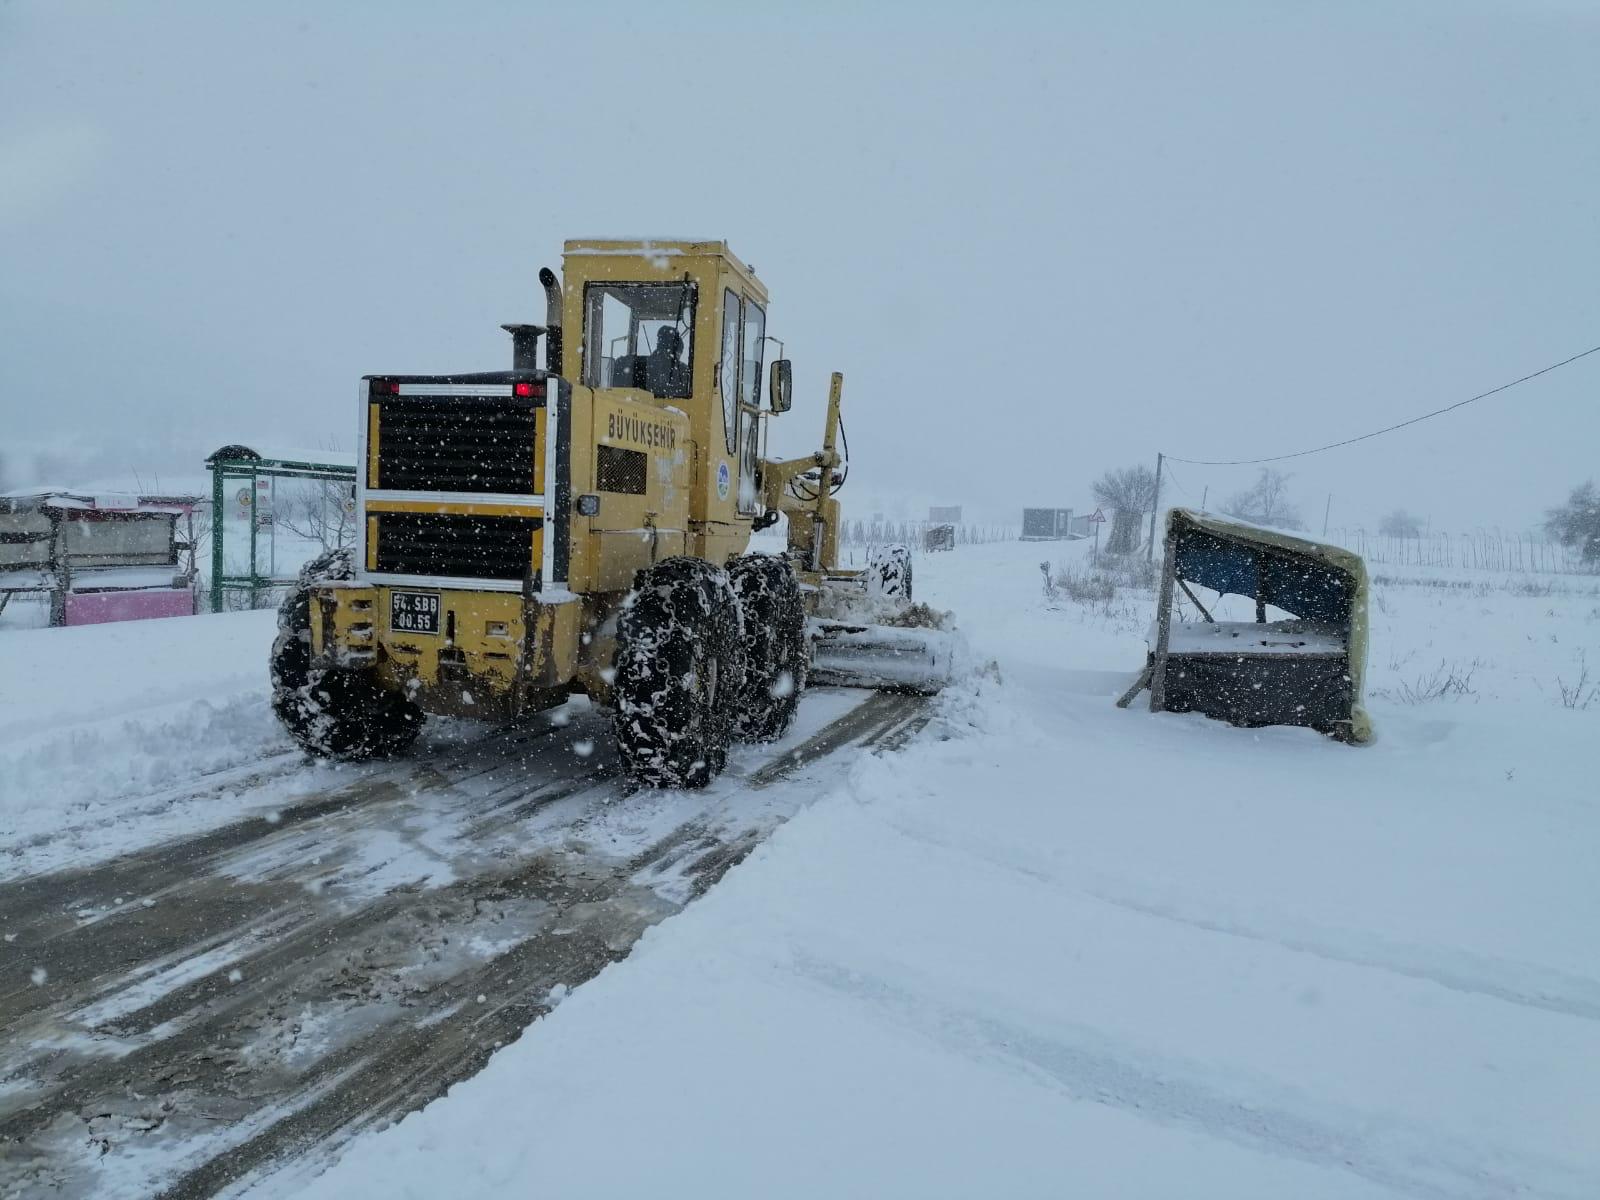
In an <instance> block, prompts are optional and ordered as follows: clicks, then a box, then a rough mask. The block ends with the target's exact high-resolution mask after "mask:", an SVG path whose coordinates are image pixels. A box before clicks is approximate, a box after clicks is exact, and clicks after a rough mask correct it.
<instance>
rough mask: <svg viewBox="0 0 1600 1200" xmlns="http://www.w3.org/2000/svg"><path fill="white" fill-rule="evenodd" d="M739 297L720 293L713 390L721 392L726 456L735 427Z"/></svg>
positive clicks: (730, 446) (737, 416)
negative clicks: (718, 363)
mask: <svg viewBox="0 0 1600 1200" xmlns="http://www.w3.org/2000/svg"><path fill="white" fill-rule="evenodd" d="M739 324H740V312H739V297H738V295H737V294H735V293H734V292H732V291H725V292H723V293H722V366H721V367H719V368H718V369H717V386H718V387H719V388H720V389H721V391H722V420H723V424H724V425H725V426H726V432H727V438H728V453H729V454H732V453H733V438H734V432H735V430H736V429H737V428H738V425H739V357H740V356H739V350H740V347H739Z"/></svg>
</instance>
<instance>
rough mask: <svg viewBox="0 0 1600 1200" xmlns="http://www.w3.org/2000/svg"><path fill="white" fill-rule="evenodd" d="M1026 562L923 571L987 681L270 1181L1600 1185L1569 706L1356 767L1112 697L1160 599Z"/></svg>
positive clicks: (1592, 974) (1488, 699)
mask: <svg viewBox="0 0 1600 1200" xmlns="http://www.w3.org/2000/svg"><path fill="white" fill-rule="evenodd" d="M1052 549H1053V550H1055V551H1056V552H1057V553H1060V552H1061V551H1060V549H1059V548H1054V547H1052ZM1038 553H1039V550H1038V547H1035V546H1023V547H1017V546H999V547H973V548H964V549H963V550H961V551H958V552H957V553H955V554H952V555H947V556H943V559H944V561H942V562H941V561H938V560H937V559H927V560H923V562H922V563H921V564H919V582H920V583H921V584H922V586H923V588H924V592H923V594H924V596H925V597H926V598H928V599H930V600H932V601H933V602H935V603H938V604H940V606H941V607H949V608H951V609H953V610H954V611H955V612H956V613H957V614H958V618H959V619H960V620H961V621H962V625H963V628H964V629H965V630H966V632H967V633H968V635H969V636H970V638H971V640H972V641H973V643H974V644H975V645H976V646H977V647H978V649H979V650H981V651H983V652H985V653H987V654H989V655H992V657H993V658H994V660H995V662H996V671H995V672H993V673H987V674H984V675H981V676H979V677H977V678H975V679H973V680H971V681H969V682H968V683H967V684H966V685H965V686H964V687H962V688H960V689H957V690H955V691H953V692H951V693H947V694H946V696H945V698H944V699H943V700H942V701H941V713H940V718H939V720H938V722H936V725H935V727H934V728H932V729H931V730H930V731H929V732H928V734H927V735H926V736H924V737H923V738H921V739H920V740H919V741H917V742H916V743H914V744H913V745H911V746H910V747H908V748H906V749H905V750H904V751H902V752H900V753H898V754H892V755H886V756H883V757H867V758H863V759H861V760H860V761H858V762H857V763H855V764H854V765H853V766H852V767H851V768H850V770H849V771H848V772H847V774H846V776H845V777H844V778H843V779H842V780H841V781H840V782H839V784H838V785H837V786H836V787H835V788H834V789H833V790H832V792H831V793H830V794H829V795H827V796H826V797H825V798H823V799H822V800H821V801H819V802H818V803H817V804H816V805H814V806H813V807H811V808H810V809H808V810H806V811H805V812H803V813H802V814H801V815H800V816H798V817H797V818H796V819H795V820H794V821H792V822H791V823H790V824H789V825H788V826H786V827H785V828H783V829H782V830H780V831H779V832H778V834H777V835H776V836H775V837H774V838H773V839H772V840H771V841H770V842H769V843H768V844H767V845H766V846H764V847H763V848H761V849H760V850H758V851H757V852H756V853H755V854H754V855H753V856H752V857H751V859H750V860H748V861H747V862H746V863H745V864H744V865H742V866H740V867H738V868H736V869H735V870H734V871H733V872H731V873H730V875H729V876H728V877H727V879H726V880H725V881H724V882H723V883H722V884H721V885H720V886H719V887H718V888H716V889H715V890H714V891H713V892H712V893H711V894H710V895H709V896H708V897H706V898H705V899H704V900H703V901H701V902H699V903H697V904H696V905H694V906H693V907H691V908H690V909H689V910H688V911H687V912H686V913H684V914H683V915H682V916H680V917H677V918H674V919H673V920H672V921H670V922H667V923H666V924H664V925H662V926H660V927H658V928H656V929H655V930H653V931H652V932H651V933H649V934H648V935H646V937H645V939H644V941H643V942H642V943H641V944H640V946H639V947H638V948H637V949H636V950H635V952H634V953H633V954H632V955H631V956H630V957H629V958H628V959H627V960H625V961H624V962H622V963H621V964H618V965H617V966H614V967H612V968H610V969H608V970H607V971H606V972H604V973H603V974H602V975H601V976H600V977H599V978H598V979H596V980H595V981H593V982H592V983H590V984H588V985H586V986H584V987H583V988H581V989H579V990H577V991H576V992H574V993H573V994H572V995H571V996H570V997H568V998H566V999H565V1001H564V1002H563V1003H562V1005H561V1006H560V1008H559V1009H558V1010H557V1011H556V1012H555V1013H553V1014H552V1015H551V1016H550V1017H548V1018H546V1019H545V1020H544V1021H542V1022H539V1023H538V1024H536V1025H534V1026H533V1027H531V1029H530V1030H529V1032H528V1033H527V1034H526V1035H525V1036H524V1037H523V1038H522V1040H521V1041H519V1042H518V1043H517V1044H515V1045H514V1046H512V1047H510V1048H508V1049H506V1050H504V1051H502V1052H501V1053H500V1054H498V1055H497V1056H496V1057H495V1058H494V1059H493V1060H492V1061H491V1063H490V1065H489V1067H488V1068H487V1069H486V1070H485V1071H484V1072H483V1073H482V1074H480V1075H479V1076H478V1077H476V1078H474V1079H472V1080H470V1081H469V1082H467V1083H465V1084H462V1085H460V1086H458V1087H457V1088H455V1089H454V1090H453V1091H452V1092H451V1094H450V1095H449V1097H448V1098H446V1099H445V1100H443V1101H442V1102H439V1103H436V1104H435V1105H433V1106H431V1107H430V1108H428V1109H427V1110H425V1111H423V1112H422V1113H419V1114H416V1115H413V1116H412V1117H410V1118H408V1119H406V1120H405V1121H403V1122H402V1123H401V1124H399V1125H398V1126H397V1127H395V1128H393V1129H392V1130H390V1131H388V1132H386V1133H383V1134H380V1135H377V1136H373V1137H369V1138H368V1139H366V1140H364V1141H361V1142H358V1143H357V1144H356V1145H355V1146H354V1147H353V1148H352V1149H351V1150H350V1152H349V1153H348V1154H347V1155H346V1157H345V1158H344V1160H343V1161H342V1162H341V1163H340V1164H339V1165H338V1166H336V1167H335V1168H334V1169H333V1170H331V1171H330V1172H328V1173H327V1174H326V1175H324V1176H323V1177H322V1178H320V1179H318V1180H316V1181H315V1182H314V1183H313V1184H311V1185H310V1186H309V1187H303V1184H304V1182H305V1181H304V1179H303V1178H299V1179H296V1180H295V1181H294V1187H295V1194H297V1195H305V1196H309V1197H329V1198H331V1197H335V1196H340V1197H342V1196H347V1195H351V1194H383V1195H395V1196H419V1197H420V1196H433V1195H441V1194H450V1195H452V1196H459V1197H491V1196H492V1197H503V1196H506V1195H521V1194H535V1193H538V1194H547V1195H585V1196H632V1195H641V1194H649V1195H686V1194H694V1195H713V1196H722V1195H745V1194H760V1195H764V1196H796V1197H798V1196H806V1197H812V1196H818V1195H829V1196H885V1195H894V1196H902V1195H903V1196H970V1195H1007V1196H1027V1195H1039V1196H1043V1195H1063V1194H1069V1195H1070V1194H1077V1195H1086V1196H1097V1197H1098V1196H1150V1195H1191V1196H1228V1197H1243V1196H1261V1197H1282V1196H1297V1197H1308V1196H1328V1197H1335V1196H1336V1197H1354V1196H1402V1195H1403V1196H1430V1197H1490V1196H1502V1195H1508V1194H1519V1195H1532V1196H1551V1197H1578V1196H1592V1195H1595V1194H1600V1143H1597V1142H1596V1140H1595V1138H1594V1136H1593V1131H1594V1129H1595V1128H1596V1126H1597V1121H1600V1088H1597V1086H1596V1084H1595V1080H1596V1078H1600V956H1597V954H1596V951H1595V948H1594V947H1595V941H1594V934H1593V931H1594V930H1595V928H1597V926H1600V880H1597V875H1596V872H1595V870H1594V851H1593V847H1594V846H1595V845H1596V844H1597V842H1600V810H1597V806H1596V804H1595V802H1594V800H1593V798H1592V796H1591V792H1592V788H1589V787H1587V786H1585V784H1584V782H1583V779H1584V770H1583V766H1582V757H1581V756H1582V754H1583V748H1584V746H1585V745H1586V744H1587V743H1588V741H1589V739H1591V738H1592V735H1593V714H1592V713H1584V712H1571V711H1566V710H1564V709H1562V708H1561V707H1560V706H1559V704H1556V703H1553V702H1550V701H1549V699H1548V698H1546V700H1545V702H1544V703H1542V704H1535V703H1533V702H1532V699H1531V697H1532V696H1534V695H1535V694H1536V691H1535V690H1530V689H1529V688H1528V687H1527V686H1525V685H1526V682H1527V680H1526V679H1524V678H1523V674H1524V670H1526V672H1527V673H1528V675H1529V676H1530V677H1533V676H1534V675H1535V674H1536V673H1537V672H1539V671H1542V670H1544V669H1546V668H1547V666H1548V663H1547V662H1546V660H1544V659H1540V660H1539V662H1540V665H1539V666H1538V667H1531V666H1530V667H1526V668H1524V667H1523V666H1522V663H1523V659H1522V658H1520V657H1518V656H1517V653H1516V652H1517V649H1518V648H1517V647H1515V646H1512V647H1511V650H1512V652H1513V653H1512V654H1511V655H1508V662H1511V663H1513V664H1515V665H1514V666H1511V667H1507V668H1504V669H1502V668H1498V667H1495V666H1493V665H1492V663H1491V664H1487V665H1484V666H1483V667H1482V672H1481V674H1482V679H1483V682H1484V685H1485V686H1484V687H1483V688H1481V690H1479V691H1478V692H1476V693H1474V694H1472V695H1469V696H1467V697H1465V698H1463V699H1462V700H1460V702H1450V703H1441V704H1438V705H1434V706H1431V707H1430V706H1406V705H1402V704H1398V703H1394V702H1390V701H1385V700H1383V699H1379V700H1378V701H1377V702H1376V705H1375V706H1376V707H1379V708H1380V709H1381V710H1382V711H1381V715H1380V724H1381V725H1382V727H1383V728H1384V730H1385V735H1384V738H1383V739H1382V741H1380V742H1379V743H1378V744H1377V745H1375V746H1373V747H1370V748H1367V749H1352V748H1350V747H1346V746H1342V745H1338V744H1335V743H1333V742H1330V741H1328V740H1326V739H1323V738H1321V737H1319V736H1318V735H1316V734H1313V733H1310V732H1309V731H1305V730H1293V729H1266V730H1236V729H1231V728H1228V727H1225V726H1220V725H1217V724H1214V723H1212V722H1208V721H1206V720H1205V719H1204V718H1201V717H1198V716H1172V715H1151V714H1149V713H1148V712H1143V711H1140V710H1139V708H1138V707H1137V706H1136V707H1135V709H1133V710H1130V711H1119V710H1116V709H1114V708H1113V707H1112V705H1111V700H1112V698H1113V697H1114V696H1115V694H1116V693H1117V692H1118V691H1119V690H1120V689H1121V687H1122V686H1123V685H1125V683H1126V682H1127V681H1128V679H1129V678H1130V677H1131V672H1132V669H1133V668H1134V667H1136V666H1137V665H1138V662H1139V661H1140V659H1141V658H1142V650H1143V648H1142V643H1141V640H1140V636H1139V634H1140V632H1141V630H1142V627H1143V624H1144V622H1145V621H1147V620H1148V617H1149V608H1148V601H1146V602H1144V603H1140V602H1138V600H1137V598H1135V600H1134V601H1133V602H1131V603H1129V604H1128V605H1127V606H1126V609H1125V610H1118V609H1115V608H1113V607H1112V606H1110V605H1107V606H1106V607H1105V608H1104V609H1095V610H1089V609H1084V610H1072V611H1068V610H1053V609H1051V608H1049V607H1047V606H1046V605H1045V603H1044V601H1043V598H1042V597H1041V596H1038V595H1037V587H1038V578H1039V575H1038V567H1037V557H1038ZM1429 599H1430V600H1431V597H1430V598H1429ZM1412 602H1413V601H1412V599H1410V598H1406V597H1398V596H1397V597H1394V598H1393V605H1392V608H1391V610H1390V613H1389V614H1386V616H1388V617H1391V618H1392V614H1393V612H1395V611H1398V610H1399V609H1400V608H1402V607H1405V606H1406V605H1408V604H1410V603H1412ZM1474 603H1475V601H1474ZM1454 613H1455V610H1451V609H1447V610H1444V611H1443V612H1441V613H1435V614H1432V615H1433V616H1434V618H1435V619H1434V620H1432V621H1430V622H1428V623H1423V622H1421V621H1413V622H1400V621H1398V620H1391V621H1390V624H1391V626H1392V627H1391V629H1390V633H1391V634H1394V635H1397V636H1400V635H1403V636H1405V637H1407V638H1409V639H1410V640H1411V642H1412V643H1413V644H1414V645H1413V647H1411V648H1408V649H1400V648H1395V649H1394V651H1393V656H1392V660H1403V659H1404V656H1405V655H1406V654H1410V653H1415V654H1425V655H1427V656H1431V655H1432V654H1434V653H1442V654H1452V653H1459V652H1460V651H1461V649H1462V648H1463V647H1468V646H1471V645H1474V644H1478V639H1477V637H1476V636H1475V634H1474V633H1471V632H1469V633H1462V632H1461V631H1462V630H1463V629H1465V630H1469V631H1472V630H1475V629H1476V628H1477V626H1476V624H1475V622H1476V620H1477V618H1476V617H1475V616H1474V615H1473V613H1472V610H1471V609H1470V608H1463V609H1462V611H1461V614H1460V615H1461V620H1460V621H1459V622H1457V621H1456V620H1455V619H1454V616H1453V615H1452V614H1454ZM1558 620H1561V621H1564V622H1565V623H1561V624H1558V626H1557V627H1556V628H1555V629H1552V631H1551V633H1552V636H1554V637H1556V638H1557V640H1558V643H1559V639H1560V638H1563V637H1572V636H1575V635H1577V631H1578V630H1581V629H1582V628H1584V627H1583V626H1582V625H1581V624H1578V625H1577V626H1576V629H1575V628H1574V624H1573V623H1574V622H1581V621H1582V620H1583V618H1582V616H1581V614H1577V613H1569V614H1563V617H1562V618H1558ZM1496 627H1497V628H1498V629H1499V630H1500V631H1501V632H1500V639H1499V642H1498V643H1496V645H1497V647H1501V648H1503V647H1506V646H1508V645H1509V644H1510V642H1511V641H1512V640H1513V638H1515V637H1520V636H1521V634H1520V632H1518V633H1515V634H1511V635H1510V636H1508V632H1507V631H1508V630H1514V629H1515V628H1516V627H1515V626H1514V625H1507V624H1506V623H1505V622H1504V621H1501V622H1499V623H1498V625H1497V626H1496ZM1381 636H1382V635H1381V634H1380V633H1375V649H1374V655H1375V657H1377V658H1379V659H1380V660H1384V661H1385V665H1384V666H1383V667H1382V668H1381V669H1380V670H1379V671H1377V672H1375V674H1377V675H1379V676H1380V677H1382V676H1383V675H1384V674H1385V672H1387V673H1388V676H1389V677H1391V678H1396V677H1398V673H1399V672H1402V671H1404V670H1406V669H1407V668H1406V667H1405V666H1404V663H1403V661H1402V664H1401V665H1400V666H1397V667H1391V666H1389V665H1387V662H1388V661H1392V660H1390V659H1389V658H1388V656H1389V649H1388V648H1387V647H1384V648H1380V647H1381V646H1382V642H1381ZM1452 638H1454V639H1455V640H1454V641H1452ZM1424 642H1427V643H1431V644H1429V645H1427V646H1426V647H1425V648H1424V647H1423V646H1422V643H1424ZM1119 667H1120V668H1122V669H1118V668H1119ZM996 677H998V679H999V680H1001V681H1003V682H996ZM1501 695H1507V696H1515V697H1516V699H1515V700H1514V701H1503V700H1500V699H1497V697H1499V696H1501ZM280 1182H281V1181H280ZM277 1186H279V1185H275V1184H273V1183H271V1182H268V1183H266V1184H264V1185H263V1187H262V1188H261V1189H260V1192H261V1194H274V1193H275V1190H276V1188H277Z"/></svg>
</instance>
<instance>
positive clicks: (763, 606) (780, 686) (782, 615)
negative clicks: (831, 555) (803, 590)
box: [728, 554, 810, 742]
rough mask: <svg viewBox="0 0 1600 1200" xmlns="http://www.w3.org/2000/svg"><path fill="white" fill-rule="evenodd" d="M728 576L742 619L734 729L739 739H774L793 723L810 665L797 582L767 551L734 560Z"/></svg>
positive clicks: (772, 740)
mask: <svg viewBox="0 0 1600 1200" xmlns="http://www.w3.org/2000/svg"><path fill="white" fill-rule="evenodd" d="M728 576H729V578H730V579H731V580H732V582H733V592H734V595H735V596H737V597H738V600H739V610H740V612H741V614H742V615H743V617H744V656H745V685H744V694H743V695H742V696H741V697H740V702H739V711H738V715H737V720H736V731H737V734H738V737H739V739H740V740H741V741H746V742H775V741H777V740H778V739H779V738H781V737H782V736H783V735H784V734H785V733H786V732H788V729H789V726H790V724H792V723H793V721H794V714H795V710H796V709H797V708H798V707H799V704H800V693H801V692H803V691H804V690H805V686H806V672H807V669H808V668H809V666H810V653H809V648H808V647H807V645H806V612H805V602H804V600H803V599H802V598H801V595H800V581H799V580H798V579H796V578H795V574H794V571H792V570H791V569H790V567H789V564H788V562H786V561H785V560H784V559H782V558H775V557H773V556H772V555H770V554H747V555H745V556H744V557H742V558H736V559H734V560H733V561H732V562H731V563H729V564H728Z"/></svg>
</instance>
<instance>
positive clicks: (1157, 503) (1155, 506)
mask: <svg viewBox="0 0 1600 1200" xmlns="http://www.w3.org/2000/svg"><path fill="white" fill-rule="evenodd" d="M1164 458H1165V456H1164V455H1163V454H1161V452H1160V451H1157V452H1156V493H1155V495H1154V496H1152V497H1150V551H1149V553H1148V554H1146V555H1145V561H1146V562H1154V561H1155V560H1156V514H1157V513H1158V512H1160V511H1161V463H1162V461H1163V460H1164Z"/></svg>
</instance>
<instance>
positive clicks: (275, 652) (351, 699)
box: [270, 549, 423, 758]
mask: <svg viewBox="0 0 1600 1200" xmlns="http://www.w3.org/2000/svg"><path fill="white" fill-rule="evenodd" d="M354 574H355V564H354V559H353V557H352V554H351V552H350V550H348V549H344V550H329V551H327V552H325V553H323V554H321V555H318V556H317V557H316V558H314V559H312V560H311V561H310V562H308V563H307V564H306V565H305V566H303V567H301V568H300V574H299V576H298V578H297V579H296V580H295V587H294V590H293V591H291V592H290V593H289V594H288V595H287V596H285V597H284V600H283V603H282V604H280V605H279V606H278V636H277V638H276V639H275V640H274V641H273V643H272V657H271V661H270V674H271V677H272V711H273V712H274V713H275V714H276V715H277V718H278V720H279V721H281V722H282V723H283V727H284V729H286V730H287V731H288V733H289V736H290V737H292V738H294V740H295V741H296V742H297V743H298V744H299V745H300V747H301V748H302V749H303V750H306V751H307V752H308V753H311V754H315V755H317V756H318V757H321V758H370V757H372V756H373V755H375V754H393V753H396V752H398V751H400V750H403V749H405V747H406V746H408V745H410V744H411V742H412V741H413V739H415V738H416V736H417V734H418V732H419V731H420V730H421V729H422V721H423V716H422V710H421V709H419V708H418V707H417V706H416V705H415V704H412V703H411V702H410V701H409V700H407V699H405V698H404V697H403V696H399V695H396V694H395V693H393V692H387V691H385V690H384V689H382V688H381V687H379V686H378V684H377V682H376V681H375V680H373V679H372V677H371V676H370V675H369V674H367V672H365V671H352V670H347V669H344V668H322V667H313V666H312V664H311V591H312V589H313V588H314V587H316V585H317V584H319V583H331V582H336V581H339V580H344V579H349V578H351V577H352V576H353V575H354Z"/></svg>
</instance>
